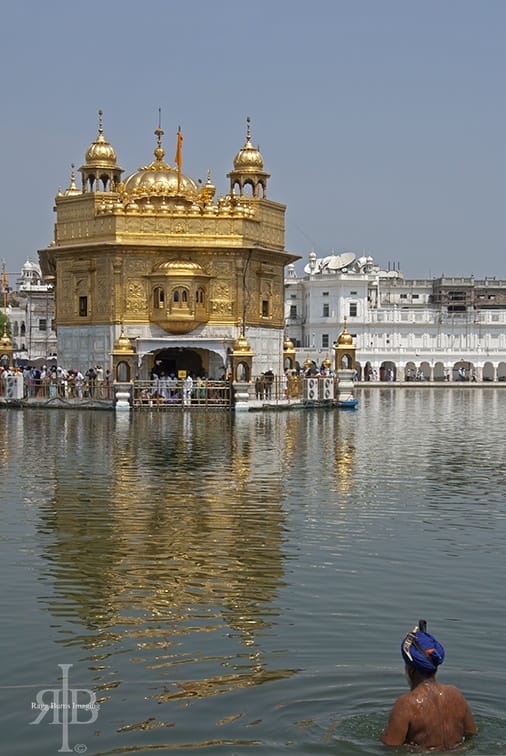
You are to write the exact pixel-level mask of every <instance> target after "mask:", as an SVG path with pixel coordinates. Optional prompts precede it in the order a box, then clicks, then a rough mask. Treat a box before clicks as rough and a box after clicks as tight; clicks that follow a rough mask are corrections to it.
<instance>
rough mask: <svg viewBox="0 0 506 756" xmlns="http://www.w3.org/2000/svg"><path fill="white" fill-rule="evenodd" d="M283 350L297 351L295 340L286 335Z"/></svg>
mask: <svg viewBox="0 0 506 756" xmlns="http://www.w3.org/2000/svg"><path fill="white" fill-rule="evenodd" d="M283 351H284V352H295V347H294V345H293V341H292V340H291V339H290V338H289V337H288V336H286V338H285V340H284V342H283Z"/></svg>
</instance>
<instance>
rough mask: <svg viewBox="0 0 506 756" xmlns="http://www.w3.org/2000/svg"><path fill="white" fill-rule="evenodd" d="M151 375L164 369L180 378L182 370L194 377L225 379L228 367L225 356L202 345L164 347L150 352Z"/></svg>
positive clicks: (169, 374) (149, 376) (166, 373)
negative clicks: (201, 346)
mask: <svg viewBox="0 0 506 756" xmlns="http://www.w3.org/2000/svg"><path fill="white" fill-rule="evenodd" d="M147 368H148V370H149V375H146V378H152V376H153V373H155V372H156V373H157V375H159V374H160V373H161V372H162V371H163V372H164V373H165V375H167V376H171V375H172V376H174V377H175V378H178V377H179V376H180V374H181V372H182V371H184V372H185V373H186V374H187V375H191V376H192V377H193V378H210V379H211V380H223V379H224V377H225V374H226V368H225V365H224V362H223V357H222V355H220V354H219V353H218V352H215V351H213V350H210V349H204V348H200V347H193V348H183V347H179V346H178V347H163V348H162V349H157V350H153V352H150V353H149V359H148V363H147Z"/></svg>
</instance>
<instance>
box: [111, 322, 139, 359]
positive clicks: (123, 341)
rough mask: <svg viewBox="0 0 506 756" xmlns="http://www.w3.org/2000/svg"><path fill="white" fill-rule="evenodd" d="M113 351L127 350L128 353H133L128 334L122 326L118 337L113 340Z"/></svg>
mask: <svg viewBox="0 0 506 756" xmlns="http://www.w3.org/2000/svg"><path fill="white" fill-rule="evenodd" d="M114 351H115V352H125V353H127V352H128V353H129V354H133V353H134V348H133V347H132V342H131V341H130V339H129V338H128V336H127V335H126V334H125V330H124V328H123V327H122V328H121V333H120V335H119V337H118V338H117V339H116V341H115V342H114Z"/></svg>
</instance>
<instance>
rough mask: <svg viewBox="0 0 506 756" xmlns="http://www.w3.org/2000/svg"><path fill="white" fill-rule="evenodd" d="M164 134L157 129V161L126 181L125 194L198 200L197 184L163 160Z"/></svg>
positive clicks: (155, 151)
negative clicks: (188, 197) (182, 197)
mask: <svg viewBox="0 0 506 756" xmlns="http://www.w3.org/2000/svg"><path fill="white" fill-rule="evenodd" d="M163 133H164V132H163V130H162V129H161V128H160V127H158V128H157V129H156V131H155V135H156V137H157V146H156V148H155V150H154V155H155V159H154V160H153V162H152V163H150V164H149V165H145V166H143V167H142V168H139V170H138V171H137V172H136V173H132V174H131V175H130V176H128V178H127V179H125V183H124V191H125V193H126V194H133V195H135V196H138V195H141V196H142V195H150V196H153V195H158V196H178V195H186V196H190V197H195V198H197V197H198V194H199V188H198V185H197V183H196V182H195V181H194V180H193V179H191V178H190V177H189V176H185V175H184V174H183V173H180V172H179V171H178V169H177V168H174V167H173V166H171V165H169V164H168V163H166V162H165V160H164V159H163V158H164V156H165V150H164V149H163V147H162V142H161V137H162V135H163Z"/></svg>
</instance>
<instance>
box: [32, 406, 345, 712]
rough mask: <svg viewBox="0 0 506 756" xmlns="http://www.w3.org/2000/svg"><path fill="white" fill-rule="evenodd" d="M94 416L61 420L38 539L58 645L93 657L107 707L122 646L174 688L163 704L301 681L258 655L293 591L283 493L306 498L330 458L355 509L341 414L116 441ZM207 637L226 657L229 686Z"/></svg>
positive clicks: (181, 428)
mask: <svg viewBox="0 0 506 756" xmlns="http://www.w3.org/2000/svg"><path fill="white" fill-rule="evenodd" d="M98 415H99V416H97V414H95V413H55V415H54V419H53V418H52V431H51V432H52V433H53V434H54V435H55V437H57V438H60V439H61V447H62V452H63V451H64V452H65V454H64V455H62V457H61V458H60V459H59V460H54V461H53V468H52V469H51V470H49V473H48V474H49V478H50V479H51V480H53V481H54V493H53V496H52V497H51V498H50V499H49V500H48V503H47V505H45V506H44V507H42V508H41V517H42V522H41V527H40V534H41V537H42V538H43V539H44V541H45V550H44V557H45V559H46V560H47V565H48V566H47V574H48V576H49V577H50V579H51V580H52V582H53V591H54V592H53V595H52V596H51V598H50V599H48V600H47V605H48V608H49V610H50V611H51V613H52V614H53V616H55V617H56V618H58V619H59V620H60V621H61V622H62V625H61V630H60V631H59V637H58V642H60V643H62V644H64V645H65V646H67V647H73V646H77V647H81V648H85V649H89V652H90V656H89V657H88V660H89V662H90V664H91V666H90V669H92V670H95V671H96V673H97V689H98V690H101V691H102V692H103V694H104V695H105V694H106V691H111V690H112V689H113V688H115V687H117V686H118V685H121V681H118V680H116V679H114V680H111V678H110V675H111V671H110V670H111V668H112V665H113V664H114V662H113V659H114V657H115V655H116V653H118V651H117V649H118V648H119V647H121V648H122V649H123V650H125V648H128V650H129V653H130V654H131V662H132V663H133V664H138V665H140V666H141V668H144V669H146V670H150V671H151V673H153V672H154V671H155V670H156V675H157V677H162V678H164V676H165V675H170V678H167V679H170V680H171V683H170V684H168V683H167V684H164V683H163V679H162V680H159V684H157V685H156V686H155V690H154V692H153V694H152V697H153V698H155V699H156V700H159V701H160V702H161V701H165V700H172V699H174V700H177V699H179V698H181V697H190V698H191V697H202V696H210V695H216V694H219V693H222V692H226V691H229V690H231V689H233V688H236V687H245V686H251V685H259V684H262V683H264V682H268V681H271V680H273V679H282V678H284V677H286V676H289V675H291V674H293V673H294V670H287V669H283V668H274V669H273V668H272V661H271V663H270V664H267V663H266V659H265V655H264V652H262V650H261V649H262V641H261V637H262V634H263V633H265V632H266V631H268V630H269V628H270V627H271V625H272V623H273V622H274V623H275V622H276V618H277V616H278V614H279V611H280V610H278V608H277V607H276V598H277V596H278V594H279V591H280V589H281V588H282V586H283V585H284V569H285V565H284V562H285V559H286V555H285V553H284V551H283V548H284V547H283V544H284V541H285V539H286V533H285V531H286V527H287V525H286V512H285V510H284V502H285V498H286V494H285V492H284V489H285V488H286V486H287V481H288V480H289V481H290V485H291V486H293V485H296V484H297V476H298V472H297V464H298V460H297V451H298V450H299V452H300V449H304V448H316V447H318V448H319V449H320V453H321V454H322V455H324V456H325V458H326V460H327V462H328V465H327V468H328V474H329V475H330V476H331V478H332V487H333V491H334V494H333V496H334V498H335V497H336V496H339V494H340V493H343V494H346V489H347V486H348V485H349V482H350V481H351V473H352V465H353V443H352V440H350V439H347V440H346V441H343V440H340V434H339V432H338V426H337V425H336V413H322V414H321V416H318V413H305V412H294V413H288V414H286V415H284V417H283V418H282V419H281V418H280V417H278V416H277V415H272V413H259V414H257V415H252V416H242V415H239V416H230V415H228V413H227V414H222V413H218V414H216V416H214V417H213V423H212V432H210V423H209V418H208V417H207V418H206V417H202V416H198V415H195V414H193V413H181V414H178V415H177V416H174V415H170V416H169V415H151V414H147V413H146V414H141V415H135V416H130V415H119V416H115V415H112V416H110V415H107V423H106V426H104V422H105V418H104V416H103V413H98ZM95 426H96V427H95ZM105 427H106V429H107V432H106V433H104V428H105ZM259 438H260V439H261V443H259V440H258V439H259ZM90 439H94V441H93V442H92V443H93V448H92V446H90ZM140 439H142V443H139V441H140ZM304 474H305V473H304ZM287 476H288V477H287ZM321 485H322V481H321V480H315V490H314V496H315V497H316V496H320V495H321V490H319V486H321ZM324 485H327V484H326V483H324ZM337 501H338V500H337ZM76 620H77V621H78V623H79V626H80V629H78V628H77V627H76V625H75V622H76ZM68 623H70V624H68ZM202 633H204V634H206V635H207V636H209V640H208V641H206V645H207V644H211V646H212V645H213V644H217V645H218V647H219V648H220V652H219V653H218V655H217V657H216V658H217V659H218V661H219V660H220V659H221V662H220V664H219V667H218V670H219V671H217V669H216V662H214V663H211V662H210V661H209V660H208V654H207V653H205V652H204V651H203V650H202V641H197V638H198V637H199V636H201V635H202ZM196 649H200V650H199V651H197V650H196ZM221 654H223V658H222V657H221ZM213 658H214V657H213ZM188 663H190V665H191V666H190V667H188V669H187V671H186V672H185V673H184V674H183V673H182V669H183V668H182V667H181V665H187V664H188ZM180 674H181V675H182V679H180V680H179V681H177V679H176V678H177V676H178V675H180ZM108 695H110V693H109V694H108Z"/></svg>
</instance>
